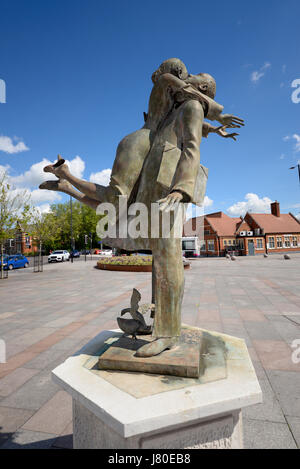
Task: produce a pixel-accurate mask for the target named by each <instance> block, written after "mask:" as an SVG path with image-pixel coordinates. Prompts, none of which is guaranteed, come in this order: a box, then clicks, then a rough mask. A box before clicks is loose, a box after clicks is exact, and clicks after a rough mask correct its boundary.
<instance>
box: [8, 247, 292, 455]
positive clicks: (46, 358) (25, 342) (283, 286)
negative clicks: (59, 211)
mask: <svg viewBox="0 0 300 469" xmlns="http://www.w3.org/2000/svg"><path fill="white" fill-rule="evenodd" d="M299 266H300V255H299V254H298V255H296V254H293V259H292V260H291V261H290V262H285V261H284V260H283V259H282V256H281V255H272V256H269V258H268V259H264V258H263V257H261V256H256V257H254V258H250V257H248V258H247V257H245V258H239V259H237V261H236V262H235V263H233V262H228V260H227V259H218V258H211V259H207V258H203V259H199V260H195V261H193V263H192V269H190V270H189V271H186V272H185V278H186V284H185V291H186V293H185V297H184V302H183V309H182V313H183V314H182V317H183V321H184V322H185V323H186V322H188V323H189V324H190V325H192V326H196V327H200V328H203V329H208V330H212V331H216V332H221V333H222V332H225V333H228V334H230V335H235V336H237V337H243V338H245V340H246V343H247V345H248V347H249V353H250V354H251V357H252V360H253V365H254V367H255V370H256V373H257V376H258V379H259V381H260V383H261V386H262V388H263V393H264V402H263V404H260V405H258V406H254V407H253V408H249V409H247V410H246V411H245V415H244V417H245V418H244V428H245V433H246V436H247V435H248V436H247V438H246V444H245V446H246V447H248V446H249V447H260V446H261V441H263V442H264V439H263V438H264V430H263V429H264V425H265V428H266V431H265V433H266V435H272V432H273V431H274V432H275V431H276V432H277V434H278V435H279V439H280V438H281V441H277V440H278V439H276V438H275V439H273V440H272V441H273V443H271V444H272V445H273V444H274V445H276V444H277V446H278V447H281V446H282V445H283V446H284V447H289V446H293V445H292V443H291V441H292V440H293V441H294V442H295V441H297V442H298V444H299V418H300V404H299V389H300V382H299V379H300V373H299V371H300V368H299V367H300V364H293V363H292V361H291V354H292V352H293V349H292V348H291V344H292V342H293V340H295V339H300V289H299V284H300V269H299ZM14 274H18V275H14ZM100 285H101V288H99V286H100ZM112 285H113V286H114V288H112ZM8 286H9V288H8ZM133 287H135V288H138V289H139V290H140V291H141V293H142V301H143V302H146V303H147V302H150V299H151V274H150V273H126V272H119V273H118V275H116V273H114V272H108V271H99V270H96V269H94V262H86V263H85V262H78V263H77V262H74V263H73V264H71V263H64V264H62V265H60V264H59V265H55V264H51V265H46V266H45V269H44V272H43V273H42V274H40V275H36V274H33V273H32V270H31V269H26V270H24V271H22V272H14V273H13V274H12V275H10V276H9V278H8V279H7V280H6V281H5V284H4V283H0V296H1V304H0V339H4V340H5V341H6V345H7V352H8V353H7V363H5V364H0V407H1V409H0V422H1V423H0V427H1V426H2V428H3V429H5V428H6V430H4V432H6V434H7V436H6V440H8V439H9V438H10V437H11V436H12V435H11V434H13V433H14V432H16V431H17V430H20V431H21V433H20V434H19V440H18V442H16V441H15V442H14V443H13V441H11V444H14V445H16V446H18V447H22V445H24V447H27V446H28V445H31V444H34V445H36V446H35V447H49V445H52V446H53V447H57V448H63V447H72V436H71V434H72V427H71V424H70V423H68V425H67V427H68V428H65V429H64V430H63V431H62V432H61V433H60V434H58V432H59V431H61V427H62V425H60V424H57V427H55V420H56V419H57V415H56V413H55V412H53V415H52V413H51V411H49V412H48V411H47V409H48V408H49V409H51V406H53V399H54V402H55V396H56V395H57V392H58V391H59V389H58V388H56V387H55V385H54V386H53V383H51V382H50V378H49V376H50V371H51V369H52V368H55V367H56V366H58V365H59V364H60V363H61V362H62V361H64V360H65V359H66V358H68V356H70V355H72V354H73V353H75V352H76V351H77V350H78V349H80V348H81V347H82V346H83V345H85V343H86V342H88V341H89V340H90V339H91V338H92V337H94V336H96V335H97V334H98V333H99V332H100V331H101V330H103V329H115V328H117V322H116V317H117V315H118V314H119V312H120V311H121V309H122V308H126V307H128V306H129V300H130V296H131V292H132V288H133ZM12 289H17V290H20V291H22V298H20V297H16V298H14V301H13V304H12V298H11V291H12ZM37 292H38V294H37ZM193 309H194V311H193ZM49 402H50V404H49ZM57 405H59V403H58V404H57ZM47 406H48V407H47ZM44 412H45V413H46V414H47V419H44V418H43V413H44ZM47 412H48V413H47ZM46 414H45V415H46ZM35 415H37V416H36V417H35ZM1 418H2V420H1ZM43 419H44V420H48V423H47V425H49V429H47V428H46V427H43ZM284 419H285V420H284ZM28 420H31V424H32V422H33V424H34V425H36V428H34V427H32V430H29V429H26V430H25V429H22V428H21V427H22V426H23V425H25V424H26V422H27V421H28ZM38 425H41V426H38ZM274 425H275V426H274ZM42 428H43V429H44V431H39V430H40V429H42ZM54 430H55V431H54ZM0 431H1V430H0ZM52 431H53V432H54V433H52ZM4 432H2V435H3V434H4ZM255 432H256V433H258V434H259V435H260V437H259V438H258V437H256V435H255ZM249 437H250V440H249ZM38 438H40V442H42V443H41V444H40V443H39V442H38V441H39V440H38ZM261 438H262V440H261V441H260V439H261ZM291 438H292V440H291ZM22 441H23V443H22ZM264 444H265V443H264ZM266 444H267V443H266ZM272 447H273V446H272Z"/></svg>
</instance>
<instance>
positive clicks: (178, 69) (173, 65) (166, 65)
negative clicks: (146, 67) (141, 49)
mask: <svg viewBox="0 0 300 469" xmlns="http://www.w3.org/2000/svg"><path fill="white" fill-rule="evenodd" d="M164 73H171V74H172V75H175V77H177V78H180V79H181V80H185V79H186V78H187V77H188V71H187V69H186V66H185V65H184V63H183V62H182V61H181V60H180V59H168V60H165V61H164V62H163V63H162V64H161V65H160V66H159V67H158V69H157V70H156V71H155V72H154V73H153V75H152V77H151V79H152V81H153V83H156V81H157V80H158V78H159V77H160V76H161V75H162V74H164Z"/></svg>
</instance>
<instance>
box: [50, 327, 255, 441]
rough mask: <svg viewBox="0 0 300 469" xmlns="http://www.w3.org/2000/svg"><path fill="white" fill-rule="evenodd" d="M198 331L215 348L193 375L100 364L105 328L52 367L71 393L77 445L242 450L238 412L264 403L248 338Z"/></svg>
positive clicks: (111, 334) (111, 335)
mask: <svg viewBox="0 0 300 469" xmlns="http://www.w3.org/2000/svg"><path fill="white" fill-rule="evenodd" d="M202 333H203V334H204V335H205V336H206V339H207V340H208V341H210V340H211V343H212V347H211V348H209V347H208V352H207V353H205V356H204V357H203V359H204V360H205V370H204V372H203V374H202V375H201V377H200V378H198V379H194V378H180V377H175V376H174V377H173V376H166V375H153V374H146V373H132V372H124V371H108V370H99V369H98V359H99V350H103V345H104V344H107V345H109V343H111V342H113V341H114V340H115V337H116V336H117V335H118V334H119V332H118V331H104V332H102V333H101V334H99V335H98V336H97V337H95V339H93V340H92V341H91V342H89V343H88V344H87V345H86V346H85V347H84V348H83V349H82V350H80V351H79V352H77V354H75V355H74V356H72V357H70V358H68V359H67V360H66V361H65V362H64V363H63V364H62V365H60V366H58V367H57V368H55V370H53V371H52V377H53V380H54V381H55V382H56V383H57V384H59V385H61V386H62V388H63V389H65V390H66V391H67V392H68V393H70V394H71V395H72V397H73V430H74V448H109V449H123V448H128V449H135V448H136V449H137V448H155V449H160V448H161V449H164V448H168V449H182V448H242V447H243V432H242V414H241V410H242V408H243V407H246V406H249V405H253V404H257V403H260V402H261V401H262V394H261V389H260V386H259V383H258V381H257V378H256V375H255V371H254V368H253V366H252V363H251V360H250V357H249V355H248V351H247V347H246V344H245V342H244V341H243V340H242V339H237V338H235V337H231V336H228V335H225V334H219V333H213V332H209V331H204V330H202ZM221 343H222V344H223V345H224V347H225V350H226V354H225V357H226V359H225V360H223V361H222V360H219V359H218V344H221Z"/></svg>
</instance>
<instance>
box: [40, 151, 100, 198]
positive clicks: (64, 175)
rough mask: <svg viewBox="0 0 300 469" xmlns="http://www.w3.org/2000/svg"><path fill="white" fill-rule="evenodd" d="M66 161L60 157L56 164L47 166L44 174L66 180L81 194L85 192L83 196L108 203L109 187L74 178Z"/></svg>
mask: <svg viewBox="0 0 300 469" xmlns="http://www.w3.org/2000/svg"><path fill="white" fill-rule="evenodd" d="M64 161H65V160H64V159H62V158H61V156H60V155H59V156H58V161H57V162H56V163H55V164H50V165H48V166H45V168H44V172H45V173H52V174H55V176H57V177H58V178H60V179H65V180H66V181H68V182H69V183H71V184H72V185H73V186H74V187H76V189H78V190H79V191H80V192H83V194H85V195H86V196H88V197H89V198H91V199H94V200H98V202H104V201H106V194H107V189H108V188H107V187H105V186H101V185H100V184H95V183H93V182H88V181H85V180H84V179H79V178H77V177H76V176H73V174H71V173H70V170H69V167H68V165H67V164H66V163H65V162H64ZM50 190H51V189H50ZM52 190H55V189H52ZM58 190H59V189H58Z"/></svg>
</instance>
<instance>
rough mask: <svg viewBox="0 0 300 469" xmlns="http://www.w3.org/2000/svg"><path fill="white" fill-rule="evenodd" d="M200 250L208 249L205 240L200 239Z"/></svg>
mask: <svg viewBox="0 0 300 469" xmlns="http://www.w3.org/2000/svg"><path fill="white" fill-rule="evenodd" d="M200 251H206V243H205V241H204V240H201V241H200Z"/></svg>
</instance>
